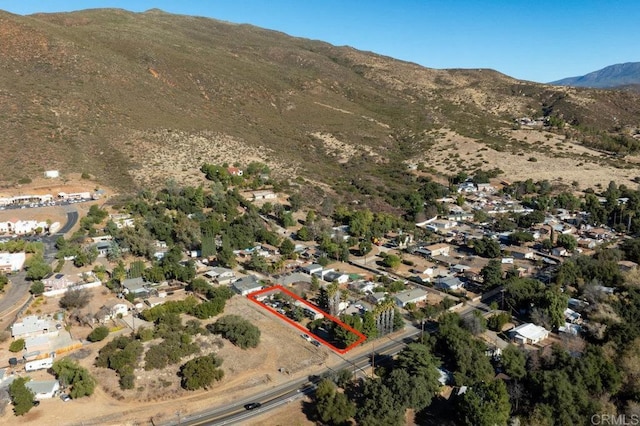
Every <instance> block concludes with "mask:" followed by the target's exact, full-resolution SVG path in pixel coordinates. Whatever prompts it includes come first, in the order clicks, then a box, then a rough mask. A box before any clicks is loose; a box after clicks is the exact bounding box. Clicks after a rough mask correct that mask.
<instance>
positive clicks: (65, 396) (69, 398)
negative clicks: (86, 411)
mask: <svg viewBox="0 0 640 426" xmlns="http://www.w3.org/2000/svg"><path fill="white" fill-rule="evenodd" d="M60 399H61V400H63V401H64V402H67V401H71V397H70V396H69V395H67V394H66V393H63V394H62V395H60Z"/></svg>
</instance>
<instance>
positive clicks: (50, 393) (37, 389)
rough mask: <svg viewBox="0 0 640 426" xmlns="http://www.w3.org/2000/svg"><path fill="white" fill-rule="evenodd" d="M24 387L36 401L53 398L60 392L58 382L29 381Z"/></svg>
mask: <svg viewBox="0 0 640 426" xmlns="http://www.w3.org/2000/svg"><path fill="white" fill-rule="evenodd" d="M25 386H26V387H27V388H28V389H29V390H31V392H33V395H34V397H35V399H37V400H38V401H40V400H43V399H50V398H53V397H54V396H55V394H56V393H57V392H59V391H60V382H58V381H57V380H29V381H28V382H26V383H25Z"/></svg>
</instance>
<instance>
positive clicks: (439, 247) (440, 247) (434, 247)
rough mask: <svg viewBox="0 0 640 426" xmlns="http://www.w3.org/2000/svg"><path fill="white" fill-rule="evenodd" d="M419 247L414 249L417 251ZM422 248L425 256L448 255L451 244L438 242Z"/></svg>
mask: <svg viewBox="0 0 640 426" xmlns="http://www.w3.org/2000/svg"><path fill="white" fill-rule="evenodd" d="M419 250H420V249H418V250H416V251H419ZM422 250H424V253H425V254H426V255H427V256H431V257H433V256H449V252H450V250H451V246H450V245H449V244H444V243H438V244H431V245H428V246H426V247H424V248H423V249H422Z"/></svg>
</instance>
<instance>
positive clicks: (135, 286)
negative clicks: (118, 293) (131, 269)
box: [122, 277, 149, 297]
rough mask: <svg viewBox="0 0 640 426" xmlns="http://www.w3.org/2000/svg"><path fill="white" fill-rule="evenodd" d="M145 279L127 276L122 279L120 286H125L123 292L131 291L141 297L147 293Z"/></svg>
mask: <svg viewBox="0 0 640 426" xmlns="http://www.w3.org/2000/svg"><path fill="white" fill-rule="evenodd" d="M146 284H147V283H146V281H145V280H144V278H142V277H138V278H127V279H126V280H124V281H122V287H124V288H125V290H126V291H125V293H131V294H133V295H134V296H135V297H142V296H145V295H148V293H149V291H148V290H147V288H146Z"/></svg>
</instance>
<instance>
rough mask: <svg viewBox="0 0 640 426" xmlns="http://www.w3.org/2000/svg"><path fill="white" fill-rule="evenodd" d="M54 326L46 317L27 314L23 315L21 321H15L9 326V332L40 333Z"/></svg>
mask: <svg viewBox="0 0 640 426" xmlns="http://www.w3.org/2000/svg"><path fill="white" fill-rule="evenodd" d="M54 327H55V325H54V324H53V322H52V321H50V320H48V319H44V318H39V317H37V316H35V315H29V316H27V317H24V318H23V319H22V322H16V323H14V324H13V325H12V326H11V334H12V335H13V336H22V335H25V334H30V333H41V332H43V331H45V330H46V331H49V330H53V329H54Z"/></svg>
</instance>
